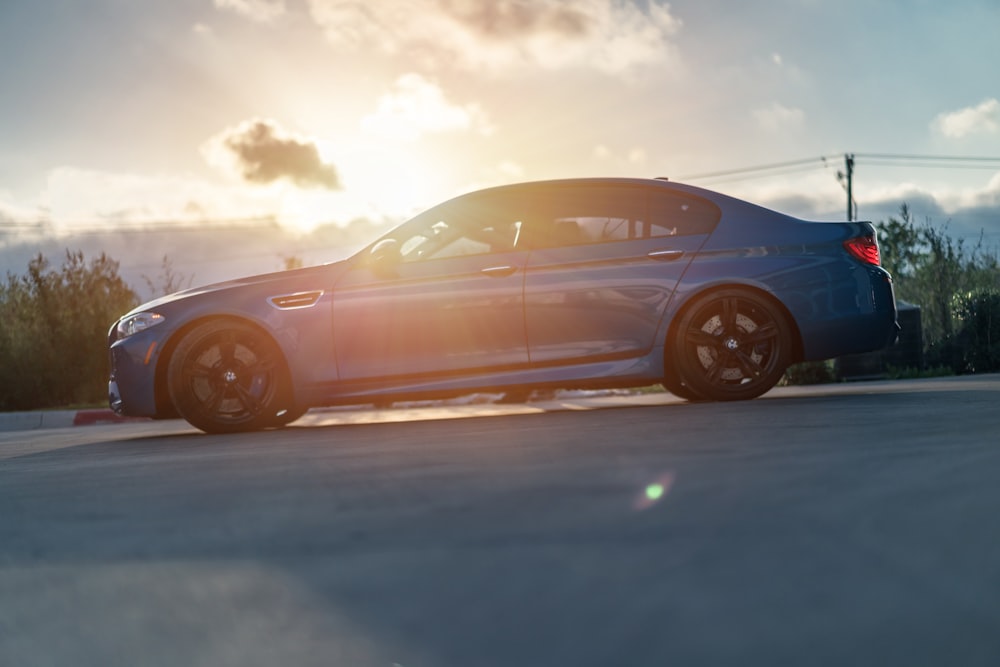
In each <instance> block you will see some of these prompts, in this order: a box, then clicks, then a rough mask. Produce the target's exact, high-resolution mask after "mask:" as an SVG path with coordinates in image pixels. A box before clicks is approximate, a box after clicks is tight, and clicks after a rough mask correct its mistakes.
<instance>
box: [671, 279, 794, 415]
mask: <svg viewBox="0 0 1000 667" xmlns="http://www.w3.org/2000/svg"><path fill="white" fill-rule="evenodd" d="M791 341H792V338H791V334H790V333H789V326H788V323H787V321H786V319H785V315H784V313H783V312H782V311H781V309H780V308H779V307H778V306H776V305H775V304H774V303H772V302H771V301H770V300H768V299H766V298H765V297H763V296H760V295H758V294H755V293H753V292H750V291H748V290H742V289H725V290H719V291H717V292H712V293H710V294H707V295H705V296H703V297H701V298H700V299H698V300H697V301H695V302H694V303H693V304H691V307H689V308H687V309H686V310H685V312H684V314H683V316H682V317H681V319H680V322H679V326H678V329H677V333H676V335H675V337H674V345H673V350H672V351H673V355H674V359H673V362H674V364H675V368H677V371H678V375H679V377H680V378H681V379H682V381H683V383H684V385H686V386H687V387H690V389H691V390H692V391H693V392H694V393H695V394H697V395H700V396H704V397H705V398H708V399H711V400H717V401H734V400H745V399H750V398H756V397H758V396H760V395H761V394H763V393H764V392H766V391H768V390H769V389H771V387H773V386H774V385H775V384H776V383H777V382H778V380H780V379H781V376H782V375H783V374H784V372H785V368H787V367H788V364H789V363H790V361H789V360H790V359H791V352H792V350H791V345H792V342H791Z"/></svg>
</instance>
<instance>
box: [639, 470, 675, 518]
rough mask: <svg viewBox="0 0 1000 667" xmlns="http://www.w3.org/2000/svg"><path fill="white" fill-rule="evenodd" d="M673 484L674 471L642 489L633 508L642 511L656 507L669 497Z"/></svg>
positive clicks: (666, 473) (664, 474)
mask: <svg viewBox="0 0 1000 667" xmlns="http://www.w3.org/2000/svg"><path fill="white" fill-rule="evenodd" d="M673 484H674V473H673V472H672V471H669V472H665V473H663V474H662V475H660V476H659V477H657V478H656V479H654V480H653V481H652V482H650V483H649V484H646V486H644V487H643V488H642V490H641V491H640V492H639V495H638V496H637V497H636V499H635V502H634V503H633V507H634V508H635V509H636V510H637V511H642V510H647V509H649V508H650V507H652V506H653V505H656V504H657V503H659V502H660V501H662V500H663V499H664V498H666V497H667V494H668V493H670V488H671V487H672V486H673Z"/></svg>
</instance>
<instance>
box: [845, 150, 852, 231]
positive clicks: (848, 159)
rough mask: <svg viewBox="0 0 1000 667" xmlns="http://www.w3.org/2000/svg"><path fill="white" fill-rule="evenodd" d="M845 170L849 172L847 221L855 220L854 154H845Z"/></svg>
mask: <svg viewBox="0 0 1000 667" xmlns="http://www.w3.org/2000/svg"><path fill="white" fill-rule="evenodd" d="M844 168H845V169H846V170H847V175H846V178H847V221H848V222H851V221H853V220H854V153H844Z"/></svg>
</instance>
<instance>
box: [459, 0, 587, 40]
mask: <svg viewBox="0 0 1000 667" xmlns="http://www.w3.org/2000/svg"><path fill="white" fill-rule="evenodd" d="M440 4H441V9H442V10H443V11H444V12H445V13H446V14H449V15H451V16H452V17H453V18H455V19H457V20H458V21H459V22H461V23H463V24H464V25H466V26H467V27H468V28H470V29H472V30H474V31H476V32H479V33H481V34H483V35H485V36H488V37H494V38H517V37H520V36H523V35H525V34H528V33H538V32H546V33H551V34H554V35H558V36H561V37H568V38H575V37H583V36H586V35H587V34H589V33H590V32H591V30H593V29H594V28H595V25H594V24H595V21H594V19H593V17H591V16H588V15H587V14H586V13H584V12H582V11H579V10H578V9H577V8H575V7H572V6H569V5H550V4H545V3H539V2H537V1H535V2H528V1H526V0H506V1H504V2H467V1H464V0H440Z"/></svg>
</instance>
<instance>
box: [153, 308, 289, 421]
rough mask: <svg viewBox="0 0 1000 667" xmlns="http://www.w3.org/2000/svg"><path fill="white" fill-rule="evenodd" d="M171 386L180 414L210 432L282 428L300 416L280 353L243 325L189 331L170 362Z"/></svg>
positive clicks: (222, 323)
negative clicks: (292, 399)
mask: <svg viewBox="0 0 1000 667" xmlns="http://www.w3.org/2000/svg"><path fill="white" fill-rule="evenodd" d="M167 385H168V387H169V390H170V399H171V400H172V401H173V403H174V406H175V407H176V408H177V411H178V412H179V413H180V415H181V416H182V417H183V418H184V419H186V420H187V421H188V422H189V423H190V424H191V425H193V426H195V427H197V428H199V429H201V430H202V431H205V432H206V433H238V432H242V431H253V430H257V429H261V428H265V427H270V426H283V425H285V424H287V423H289V422H291V421H293V419H292V418H291V417H294V418H298V417H299V416H301V413H300V412H298V408H296V407H295V406H294V405H292V404H291V401H290V398H289V397H290V396H291V391H290V382H289V378H288V370H287V368H286V367H285V363H284V359H283V357H282V355H281V350H280V349H279V348H278V346H277V344H276V343H275V342H274V340H272V339H271V338H270V337H269V336H267V335H266V334H264V333H263V332H261V331H259V330H258V329H256V328H254V327H252V326H250V325H249V324H245V323H242V322H236V321H231V320H213V321H210V322H206V323H205V324H202V325H199V326H197V327H195V328H194V329H192V330H191V331H190V332H188V333H187V334H186V335H185V336H184V338H183V339H181V342H180V343H179V344H178V346H177V349H176V350H174V353H173V356H172V357H171V359H170V364H169V366H168V368H167Z"/></svg>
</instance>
